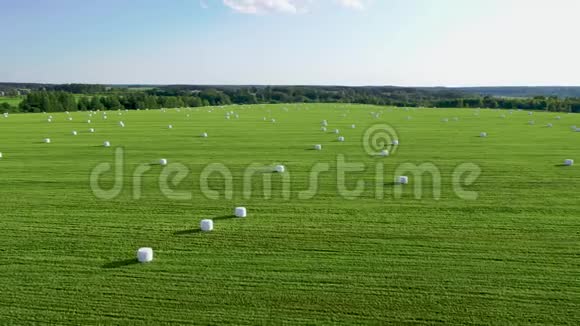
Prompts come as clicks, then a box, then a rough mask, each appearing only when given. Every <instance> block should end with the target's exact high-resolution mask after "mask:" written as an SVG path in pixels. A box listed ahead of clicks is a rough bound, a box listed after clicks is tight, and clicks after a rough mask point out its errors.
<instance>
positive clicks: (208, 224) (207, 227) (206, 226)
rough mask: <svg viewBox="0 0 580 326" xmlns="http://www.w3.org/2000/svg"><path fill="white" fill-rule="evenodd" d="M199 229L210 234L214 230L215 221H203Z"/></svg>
mask: <svg viewBox="0 0 580 326" xmlns="http://www.w3.org/2000/svg"><path fill="white" fill-rule="evenodd" d="M199 228H200V229H201V230H202V231H203V232H210V231H211V230H213V221H212V220H210V219H205V220H201V222H199Z"/></svg>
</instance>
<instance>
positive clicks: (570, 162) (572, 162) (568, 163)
mask: <svg viewBox="0 0 580 326" xmlns="http://www.w3.org/2000/svg"><path fill="white" fill-rule="evenodd" d="M564 165H566V166H572V165H574V160H572V159H567V160H565V161H564Z"/></svg>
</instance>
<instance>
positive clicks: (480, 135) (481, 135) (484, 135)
mask: <svg viewBox="0 0 580 326" xmlns="http://www.w3.org/2000/svg"><path fill="white" fill-rule="evenodd" d="M479 137H482V138H485V137H487V132H482V133H480V134H479Z"/></svg>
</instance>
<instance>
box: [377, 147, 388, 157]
mask: <svg viewBox="0 0 580 326" xmlns="http://www.w3.org/2000/svg"><path fill="white" fill-rule="evenodd" d="M379 155H380V156H382V157H387V156H389V151H388V150H386V149H383V150H382V151H381V152H380V153H379Z"/></svg>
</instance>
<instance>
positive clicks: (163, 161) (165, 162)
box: [159, 158, 167, 165]
mask: <svg viewBox="0 0 580 326" xmlns="http://www.w3.org/2000/svg"><path fill="white" fill-rule="evenodd" d="M159 165H167V159H165V158H162V159H160V160H159Z"/></svg>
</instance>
